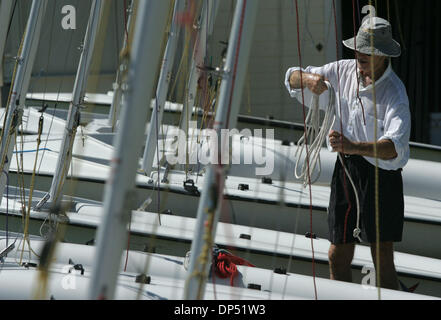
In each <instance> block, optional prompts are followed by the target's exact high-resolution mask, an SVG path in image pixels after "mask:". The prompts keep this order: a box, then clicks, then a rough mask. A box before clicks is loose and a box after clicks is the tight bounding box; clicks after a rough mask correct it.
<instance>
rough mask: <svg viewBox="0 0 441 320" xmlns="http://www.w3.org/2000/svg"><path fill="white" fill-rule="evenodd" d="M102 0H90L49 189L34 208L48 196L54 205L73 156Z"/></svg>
mask: <svg viewBox="0 0 441 320" xmlns="http://www.w3.org/2000/svg"><path fill="white" fill-rule="evenodd" d="M104 5H105V0H93V3H92V6H91V9H90V16H89V22H88V25H87V29H86V34H85V36H84V44H83V47H82V52H81V57H80V62H79V65H78V69H77V74H76V78H75V83H74V88H73V93H72V102H71V103H70V105H69V113H68V116H67V122H66V126H65V130H64V135H63V141H62V143H61V148H60V153H59V155H58V159H57V166H56V168H55V172H54V176H53V179H52V184H51V188H50V190H49V192H48V193H47V194H46V195H45V196H44V197H43V198H42V199H41V200H40V202H39V203H38V204H37V205H36V207H35V210H39V209H40V208H41V207H42V206H43V205H44V204H45V203H46V202H47V201H48V200H49V199H50V200H51V202H52V206H56V205H57V204H58V203H59V202H60V200H61V197H62V189H63V186H64V182H65V180H66V176H67V172H68V170H69V168H70V161H71V158H72V147H73V142H74V139H75V134H76V130H77V127H78V126H79V124H80V112H81V104H82V103H83V101H84V96H85V88H86V84H87V78H88V76H89V72H90V64H91V61H92V54H93V48H94V44H95V40H96V35H97V30H98V26H99V23H100V20H101V16H102V13H103V11H104Z"/></svg>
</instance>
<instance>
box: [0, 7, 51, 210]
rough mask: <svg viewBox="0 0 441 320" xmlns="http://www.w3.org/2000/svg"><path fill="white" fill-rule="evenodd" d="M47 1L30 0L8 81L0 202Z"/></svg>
mask: <svg viewBox="0 0 441 320" xmlns="http://www.w3.org/2000/svg"><path fill="white" fill-rule="evenodd" d="M47 3H48V1H47V0H33V1H32V5H31V11H30V13H29V19H28V22H27V25H26V29H25V34H24V39H23V44H22V48H21V52H19V53H18V58H17V67H16V73H15V78H14V83H13V84H12V92H11V95H10V98H9V101H8V114H7V116H6V117H7V118H6V122H5V125H4V127H3V131H2V135H1V147H0V173H1V179H0V203H1V201H2V199H3V194H4V191H5V187H6V181H7V179H6V176H5V175H4V174H3V173H6V174H7V173H8V172H9V166H10V164H11V159H12V153H13V151H14V146H15V136H16V134H17V132H18V126H19V125H20V124H21V118H22V114H23V107H24V104H25V100H26V93H27V91H28V88H29V83H30V80H31V72H32V67H33V65H34V61H35V57H36V54H37V49H38V43H39V40H40V33H41V28H42V25H43V18H44V14H45V12H46V7H47Z"/></svg>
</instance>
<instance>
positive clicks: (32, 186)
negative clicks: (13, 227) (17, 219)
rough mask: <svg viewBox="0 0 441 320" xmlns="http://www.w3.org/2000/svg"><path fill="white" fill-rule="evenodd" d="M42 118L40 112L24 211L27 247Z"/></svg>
mask: <svg viewBox="0 0 441 320" xmlns="http://www.w3.org/2000/svg"><path fill="white" fill-rule="evenodd" d="M43 119H44V118H43V114H42V115H41V117H40V121H39V124H38V138H37V151H36V153H35V160H34V169H33V171H32V177H31V183H30V189H29V196H28V208H27V213H26V218H25V228H24V237H25V240H26V241H27V242H28V244H29V247H30V242H29V220H30V216H31V205H32V195H33V192H34V184H35V171H36V170H35V169H36V168H37V160H38V149H39V147H40V144H41V133H42V131H43ZM23 243H24V242H23ZM37 256H38V255H37ZM20 263H21V258H20Z"/></svg>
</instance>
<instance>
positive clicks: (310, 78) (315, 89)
mask: <svg viewBox="0 0 441 320" xmlns="http://www.w3.org/2000/svg"><path fill="white" fill-rule="evenodd" d="M302 80H303V87H306V88H308V89H309V90H310V91H311V92H312V93H314V94H317V95H321V94H322V93H323V92H325V91H326V90H328V87H327V86H326V84H325V81H326V79H325V77H323V76H322V75H319V74H314V73H305V72H303V73H302ZM290 85H291V88H293V89H300V88H301V86H300V71H294V72H293V73H292V74H291V77H290Z"/></svg>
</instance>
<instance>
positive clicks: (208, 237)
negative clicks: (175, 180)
mask: <svg viewBox="0 0 441 320" xmlns="http://www.w3.org/2000/svg"><path fill="white" fill-rule="evenodd" d="M246 7H247V1H246V0H244V1H243V4H242V10H241V16H240V24H239V32H238V39H237V48H236V54H235V57H234V67H233V70H232V73H231V90H230V95H229V100H228V107H227V117H226V121H225V127H226V128H228V127H229V118H230V112H231V107H232V101H233V96H234V88H235V83H236V73H237V66H238V62H239V52H240V48H241V40H242V34H243V25H244V19H245V11H246ZM219 128H220V126H219ZM222 149H223V148H222ZM222 149H221V150H222ZM221 153H222V152H220V153H218V163H217V164H212V166H213V169H214V175H215V179H216V181H217V183H216V185H217V186H218V188H217V190H213V193H214V196H215V197H217V200H216V202H217V203H218V205H217V206H216V208H215V209H214V210H210V208H206V209H205V211H206V213H207V214H208V218H207V221H206V226H205V230H206V232H205V234H204V240H205V241H204V246H203V248H202V250H201V254H200V256H199V257H198V260H199V261H200V263H201V264H202V265H203V267H202V268H201V270H205V265H206V264H207V263H208V259H210V261H212V257H208V255H209V254H211V255H212V250H213V241H214V235H213V224H214V217H215V213H216V211H217V210H220V208H222V203H223V202H224V201H225V200H224V197H223V190H224V187H225V179H221V176H222V174H223V165H222V162H221V161H220V160H221V157H222V156H221ZM215 189H216V188H215ZM213 276H214V275H213ZM192 277H202V274H201V273H199V272H197V271H195V273H193V274H192ZM201 280H202V279H201ZM202 284H203V282H202V281H201V282H200V283H199V289H198V296H200V295H201V293H202Z"/></svg>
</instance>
